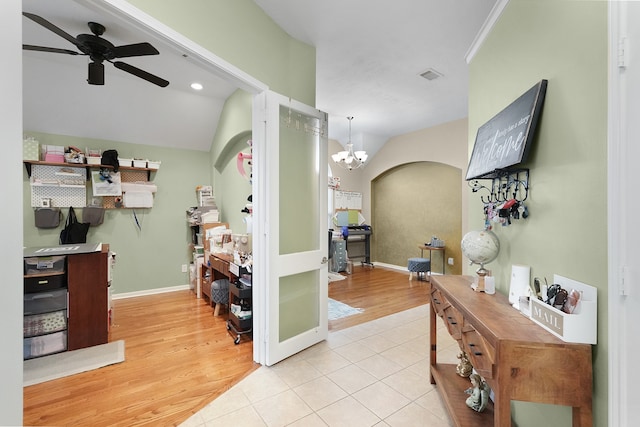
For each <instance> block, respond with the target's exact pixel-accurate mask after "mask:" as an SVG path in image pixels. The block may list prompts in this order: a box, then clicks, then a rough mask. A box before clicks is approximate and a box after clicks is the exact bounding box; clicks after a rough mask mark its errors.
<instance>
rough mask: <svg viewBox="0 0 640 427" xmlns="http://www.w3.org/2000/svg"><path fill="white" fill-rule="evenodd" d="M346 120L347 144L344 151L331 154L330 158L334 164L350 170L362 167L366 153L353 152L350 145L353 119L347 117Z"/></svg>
mask: <svg viewBox="0 0 640 427" xmlns="http://www.w3.org/2000/svg"><path fill="white" fill-rule="evenodd" d="M347 120H349V142H348V143H347V146H346V150H345V151H340V152H339V153H336V154H332V155H331V158H332V159H333V161H334V162H335V163H336V164H338V165H340V166H341V167H343V168H345V169H349V170H351V169H357V168H361V167H363V166H364V162H366V161H367V157H368V156H367V153H366V151H356V152H354V151H353V144H352V143H351V120H353V117H347Z"/></svg>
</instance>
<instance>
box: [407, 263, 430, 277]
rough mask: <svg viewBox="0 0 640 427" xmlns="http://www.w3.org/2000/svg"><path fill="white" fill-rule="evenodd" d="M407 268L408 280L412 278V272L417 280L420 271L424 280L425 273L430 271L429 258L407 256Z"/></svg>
mask: <svg viewBox="0 0 640 427" xmlns="http://www.w3.org/2000/svg"><path fill="white" fill-rule="evenodd" d="M407 270H409V280H411V279H412V278H413V273H416V275H417V276H418V280H419V279H420V273H422V275H423V277H425V280H426V274H427V273H428V272H430V271H431V260H430V259H429V258H409V262H408V265H407Z"/></svg>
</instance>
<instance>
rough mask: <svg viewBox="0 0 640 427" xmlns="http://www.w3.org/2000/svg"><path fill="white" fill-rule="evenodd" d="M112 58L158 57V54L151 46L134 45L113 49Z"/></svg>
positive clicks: (145, 43)
mask: <svg viewBox="0 0 640 427" xmlns="http://www.w3.org/2000/svg"><path fill="white" fill-rule="evenodd" d="M113 53H114V58H128V57H131V56H146V55H158V54H159V53H160V52H158V50H157V49H156V48H155V47H153V46H151V44H149V43H147V42H144V43H135V44H127V45H124V46H116V47H114V48H113Z"/></svg>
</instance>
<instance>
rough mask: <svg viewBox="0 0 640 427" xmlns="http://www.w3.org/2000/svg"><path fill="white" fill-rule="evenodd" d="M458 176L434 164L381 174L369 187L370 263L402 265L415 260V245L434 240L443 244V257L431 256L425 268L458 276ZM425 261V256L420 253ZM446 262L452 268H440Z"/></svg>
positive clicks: (406, 166) (439, 254)
mask: <svg viewBox="0 0 640 427" xmlns="http://www.w3.org/2000/svg"><path fill="white" fill-rule="evenodd" d="M461 179H462V171H461V170H460V169H458V168H455V167H453V166H449V165H445V164H442V163H434V162H415V163H407V164H403V165H400V166H397V167H394V168H392V169H390V170H389V171H387V172H385V173H383V174H381V175H380V176H378V177H377V178H376V179H374V180H373V182H372V183H371V200H372V203H371V211H372V212H373V221H372V225H373V227H374V231H375V232H374V234H373V236H372V242H373V248H374V249H373V259H375V260H376V261H378V262H381V263H385V264H392V265H407V259H408V258H411V257H417V256H420V255H421V251H420V249H418V246H419V245H422V244H424V243H426V242H429V241H430V240H431V237H432V236H437V237H438V238H439V239H442V240H444V241H445V253H444V254H443V253H442V252H435V251H434V252H433V254H432V257H431V263H432V264H431V268H432V271H434V272H436V273H442V263H443V258H442V257H443V255H444V257H445V267H446V273H447V274H460V272H461V267H460V266H461V251H460V240H461V238H462V237H461V232H462V231H461V227H460V224H461V221H462V194H461V188H460V180H461ZM424 257H425V258H428V257H429V251H425V252H424ZM449 257H452V258H453V259H454V265H453V266H450V265H447V263H446V258H449Z"/></svg>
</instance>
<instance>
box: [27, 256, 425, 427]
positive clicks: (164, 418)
mask: <svg viewBox="0 0 640 427" xmlns="http://www.w3.org/2000/svg"><path fill="white" fill-rule="evenodd" d="M428 292H429V283H428V282H423V281H417V280H415V279H414V280H413V281H409V280H408V275H407V274H406V273H402V272H398V271H393V270H389V269H385V268H381V267H376V268H370V267H356V268H355V269H354V274H352V275H350V276H347V279H346V280H341V281H336V282H331V283H330V284H329V296H330V297H331V298H333V299H336V300H338V301H342V302H344V303H346V304H349V305H351V306H353V307H358V308H363V309H364V312H363V313H361V314H357V315H354V316H350V317H346V318H343V319H338V320H335V321H331V322H329V329H330V330H334V331H335V330H339V329H344V328H348V327H351V326H354V325H357V324H360V323H364V322H368V321H370V320H373V319H376V318H379V317H383V316H387V315H389V314H393V313H396V312H398V311H403V310H406V309H409V308H412V307H416V306H419V305H422V304H426V303H427V299H428ZM225 318H226V315H225V314H222V315H220V316H218V317H215V316H213V310H212V309H211V308H210V307H209V306H208V305H207V304H206V303H205V302H204V301H203V300H201V299H200V300H199V299H196V298H195V296H194V294H193V293H192V292H191V291H178V292H171V293H166V294H160V295H153V296H144V297H138V298H130V299H124V300H116V301H114V316H113V325H112V327H111V331H110V336H109V339H110V341H115V340H120V339H123V340H125V347H126V361H125V362H123V363H121V364H118V365H113V366H108V367H104V368H101V369H98V370H94V371H91V372H86V373H82V374H77V375H73V376H71V377H67V378H61V379H58V380H54V381H49V382H46V383H42V384H37V385H33V386H29V387H25V388H24V421H23V422H24V424H25V425H47V426H62V425H64V426H80V425H82V426H85V425H92V426H140V425H154V426H171V425H178V424H180V423H181V422H183V421H184V420H186V419H187V418H189V417H190V416H191V415H192V414H193V413H195V412H197V411H198V410H200V409H202V408H203V407H204V406H205V405H206V404H207V403H209V402H210V401H212V400H213V399H215V398H216V397H217V396H219V395H220V394H222V393H224V392H225V391H226V390H228V389H229V388H230V387H231V386H233V385H234V384H236V383H237V382H238V381H239V380H241V379H242V378H244V377H245V376H246V375H248V374H249V373H251V372H252V371H253V370H255V369H257V368H258V367H259V365H258V364H256V363H254V362H253V357H252V351H253V347H252V344H251V342H250V341H249V340H246V339H244V338H243V340H242V342H241V343H240V344H239V345H234V344H233V338H232V337H231V336H230V335H229V334H228V332H227V330H226V325H225Z"/></svg>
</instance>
